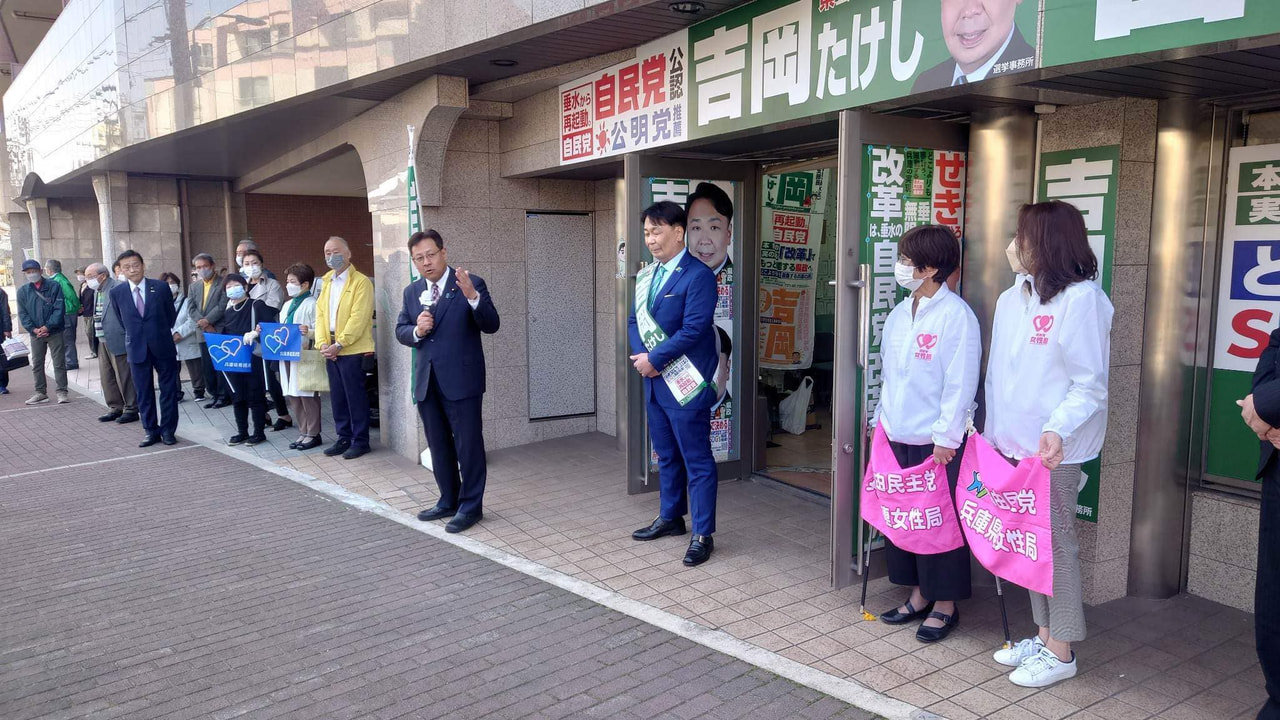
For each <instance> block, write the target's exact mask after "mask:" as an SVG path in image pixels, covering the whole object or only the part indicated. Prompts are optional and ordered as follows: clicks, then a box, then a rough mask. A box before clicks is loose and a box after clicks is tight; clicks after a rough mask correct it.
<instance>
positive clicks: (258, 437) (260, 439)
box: [244, 430, 267, 447]
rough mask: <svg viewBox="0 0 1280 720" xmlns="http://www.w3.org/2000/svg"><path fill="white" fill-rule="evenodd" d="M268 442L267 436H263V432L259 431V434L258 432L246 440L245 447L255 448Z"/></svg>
mask: <svg viewBox="0 0 1280 720" xmlns="http://www.w3.org/2000/svg"><path fill="white" fill-rule="evenodd" d="M266 441H267V436H266V435H263V434H262V431H261V430H259V431H258V432H256V433H254V434H252V435H250V436H249V437H247V438H245V441H244V444H245V445H248V446H250V447H253V446H254V445H261V444H262V443H264V442H266Z"/></svg>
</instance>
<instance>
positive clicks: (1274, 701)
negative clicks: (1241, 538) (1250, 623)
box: [1253, 454, 1280, 720]
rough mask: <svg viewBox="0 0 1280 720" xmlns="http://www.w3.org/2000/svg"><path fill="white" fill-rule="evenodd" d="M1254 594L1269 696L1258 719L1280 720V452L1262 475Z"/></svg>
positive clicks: (1255, 615)
mask: <svg viewBox="0 0 1280 720" xmlns="http://www.w3.org/2000/svg"><path fill="white" fill-rule="evenodd" d="M1254 592H1255V595H1254V607H1253V612H1254V616H1253V617H1254V623H1255V625H1254V628H1255V630H1254V632H1255V633H1256V637H1257V643H1258V660H1259V662H1260V663H1261V664H1262V676H1263V677H1264V678H1265V679H1266V682H1267V695H1268V696H1269V699H1268V700H1267V703H1266V705H1263V706H1262V710H1261V711H1259V712H1258V720H1280V598H1277V594H1278V593H1280V454H1278V455H1273V456H1272V458H1271V461H1270V463H1268V465H1267V468H1266V470H1265V471H1264V472H1263V474H1262V511H1261V513H1260V515H1259V519H1258V581H1257V585H1256V586H1255V591H1254Z"/></svg>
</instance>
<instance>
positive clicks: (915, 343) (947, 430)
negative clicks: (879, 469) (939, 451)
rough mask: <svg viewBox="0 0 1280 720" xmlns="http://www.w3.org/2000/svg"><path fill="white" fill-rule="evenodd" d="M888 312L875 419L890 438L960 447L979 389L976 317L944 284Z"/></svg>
mask: <svg viewBox="0 0 1280 720" xmlns="http://www.w3.org/2000/svg"><path fill="white" fill-rule="evenodd" d="M911 304H912V303H911V299H910V298H908V299H907V300H904V301H903V302H901V303H898V306H897V307H895V308H894V309H893V311H892V312H890V313H889V317H888V318H887V319H886V320H885V323H884V334H883V337H882V338H881V343H880V348H881V349H880V363H881V377H882V378H883V383H884V385H883V387H882V389H881V392H880V404H879V405H878V406H876V422H877V423H879V424H881V425H882V426H883V427H884V431H885V434H886V435H887V436H888V437H889V439H890V440H892V441H893V442H898V443H904V444H907V445H940V446H942V447H946V448H958V447H960V443H961V441H963V440H964V432H965V427H966V426H967V425H968V418H969V410H970V409H971V408H972V407H973V400H974V396H975V395H976V394H977V392H978V368H979V366H980V364H981V362H982V334H981V331H980V330H979V329H978V318H977V316H975V315H974V314H973V310H970V309H969V306H968V305H967V304H966V303H965V301H964V300H961V299H960V296H959V295H956V294H955V293H953V292H951V291H950V290H949V289H947V286H945V285H943V286H942V288H941V289H939V290H938V292H937V293H936V294H935V295H934V296H933V297H932V298H924V297H922V298H920V304H919V307H918V308H917V309H916V313H915V317H914V318H913V317H912V316H911Z"/></svg>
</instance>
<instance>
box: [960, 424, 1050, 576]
mask: <svg viewBox="0 0 1280 720" xmlns="http://www.w3.org/2000/svg"><path fill="white" fill-rule="evenodd" d="M956 507H957V508H958V509H959V511H960V525H961V527H963V528H964V534H965V536H966V537H967V538H968V539H969V549H970V550H972V551H973V556H974V557H976V558H977V559H978V562H980V563H982V566H983V567H985V568H986V569H988V570H990V571H991V572H992V573H994V574H996V575H997V576H999V577H1001V578H1004V579H1005V580H1008V581H1009V582H1012V583H1017V584H1018V585H1021V586H1022V587H1024V588H1027V589H1029V590H1034V591H1036V592H1038V593H1041V594H1044V595H1053V535H1052V533H1051V532H1050V530H1049V470H1048V469H1047V468H1045V466H1044V463H1042V462H1040V458H1038V457H1029V458H1026V459H1025V460H1023V461H1022V462H1021V463H1019V464H1018V465H1017V467H1014V466H1013V465H1010V464H1009V461H1008V460H1005V459H1004V457H1003V456H1001V455H1000V453H998V452H996V451H995V449H993V448H992V447H991V446H990V445H989V444H987V441H986V440H984V439H983V438H982V436H981V435H972V436H970V437H969V443H968V445H967V446H966V447H965V451H964V459H963V460H961V463H960V482H959V483H958V484H957V485H956Z"/></svg>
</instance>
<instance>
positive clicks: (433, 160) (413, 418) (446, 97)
mask: <svg viewBox="0 0 1280 720" xmlns="http://www.w3.org/2000/svg"><path fill="white" fill-rule="evenodd" d="M466 109H467V81H466V80H465V79H464V78H456V77H447V76H434V77H431V78H428V79H427V80H424V81H423V82H421V83H419V84H418V85H415V86H414V87H412V88H410V89H409V90H406V91H405V92H403V93H401V94H399V95H397V96H395V97H393V98H391V99H389V100H386V101H385V102H383V103H382V104H381V105H379V106H377V107H376V108H373V109H372V110H370V111H369V112H367V113H365V114H364V115H361V116H360V117H359V118H357V119H356V120H355V121H354V122H353V124H352V127H351V132H350V142H351V144H352V145H354V146H355V148H356V150H357V151H358V152H359V153H360V160H361V163H362V164H363V166H364V176H365V187H367V188H368V189H369V212H370V213H371V214H372V216H373V267H372V268H359V269H360V270H362V271H372V273H373V275H374V278H375V288H376V310H377V335H376V337H375V342H376V343H377V348H378V376H379V377H378V386H379V388H378V393H379V397H378V403H379V408H380V418H381V430H382V442H383V443H384V444H385V445H386V446H387V447H389V448H391V449H393V450H395V451H396V452H398V453H400V454H401V455H404V456H405V457H408V458H412V459H413V460H415V461H417V460H418V459H419V454H420V452H421V449H422V447H423V444H424V441H423V437H422V433H421V431H420V430H419V424H420V423H419V420H418V412H417V408H416V407H415V406H414V403H413V397H412V395H413V385H412V382H411V378H412V367H411V361H412V355H411V353H410V351H409V349H408V348H406V347H404V346H403V345H401V344H400V343H399V342H398V341H397V340H396V338H395V322H396V317H397V316H398V315H399V313H400V303H401V297H402V294H403V292H404V288H405V286H406V285H408V284H409V264H410V260H409V251H408V249H407V248H406V246H405V243H406V242H407V241H408V239H409V212H408V208H409V200H408V189H407V187H406V185H405V176H406V174H405V168H406V166H407V161H408V157H409V136H408V132H407V126H408V125H413V126H415V128H416V133H417V134H416V137H417V142H418V147H417V166H416V169H415V172H416V174H417V178H418V187H419V197H420V199H421V202H422V204H423V205H433V204H435V205H438V204H439V203H440V197H441V175H442V172H443V168H444V149H445V145H446V144H447V143H448V141H449V135H450V134H451V133H452V130H453V125H454V122H456V121H457V119H458V117H459V116H460V115H461V114H462V113H463V111H465V110H466Z"/></svg>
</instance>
